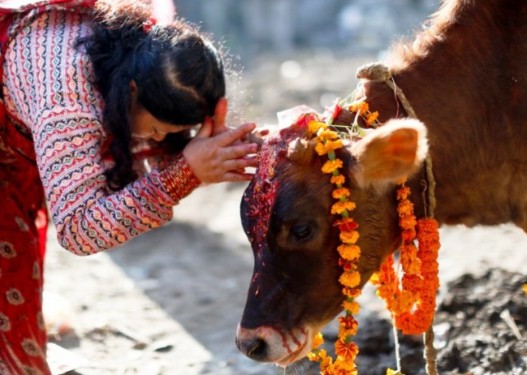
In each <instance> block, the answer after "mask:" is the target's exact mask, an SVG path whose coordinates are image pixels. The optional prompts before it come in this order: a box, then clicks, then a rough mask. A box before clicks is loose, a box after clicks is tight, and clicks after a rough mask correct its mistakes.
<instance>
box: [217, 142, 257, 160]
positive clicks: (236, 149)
mask: <svg viewBox="0 0 527 375" xmlns="http://www.w3.org/2000/svg"><path fill="white" fill-rule="evenodd" d="M257 151H258V145H257V144H255V143H239V144H236V145H233V146H228V147H224V148H223V152H222V154H223V155H222V157H223V159H224V160H228V159H238V158H242V157H244V156H246V155H249V154H255V153H256V152H257Z"/></svg>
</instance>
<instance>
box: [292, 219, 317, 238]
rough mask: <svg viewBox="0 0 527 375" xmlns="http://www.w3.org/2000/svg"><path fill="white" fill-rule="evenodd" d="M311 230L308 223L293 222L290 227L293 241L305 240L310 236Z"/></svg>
mask: <svg viewBox="0 0 527 375" xmlns="http://www.w3.org/2000/svg"><path fill="white" fill-rule="evenodd" d="M312 233H313V230H312V228H311V225H309V224H308V223H299V224H294V225H293V226H292V227H291V229H290V234H291V239H292V240H293V241H305V240H307V239H309V238H310V237H311V234H312Z"/></svg>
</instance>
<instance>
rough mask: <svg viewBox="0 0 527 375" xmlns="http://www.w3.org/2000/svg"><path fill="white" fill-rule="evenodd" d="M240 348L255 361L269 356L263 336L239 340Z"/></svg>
mask: <svg viewBox="0 0 527 375" xmlns="http://www.w3.org/2000/svg"><path fill="white" fill-rule="evenodd" d="M237 344H238V349H240V351H241V352H242V353H243V354H245V355H246V356H247V357H249V358H251V359H253V360H255V361H264V360H265V358H266V357H267V343H266V342H265V340H263V339H261V338H252V339H246V340H237Z"/></svg>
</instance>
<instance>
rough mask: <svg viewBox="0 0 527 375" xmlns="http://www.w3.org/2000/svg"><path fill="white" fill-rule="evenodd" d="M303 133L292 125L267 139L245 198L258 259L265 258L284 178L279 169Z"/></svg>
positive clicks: (247, 216) (249, 236) (249, 227)
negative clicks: (280, 186)
mask: <svg viewBox="0 0 527 375" xmlns="http://www.w3.org/2000/svg"><path fill="white" fill-rule="evenodd" d="M299 130H300V133H302V134H303V133H304V131H303V130H302V129H299V128H298V127H295V126H291V127H289V128H286V129H282V130H280V131H278V132H276V133H273V134H271V135H270V136H269V137H267V138H266V140H265V142H264V143H263V144H262V146H261V149H260V152H259V164H258V167H257V169H256V172H255V174H254V176H253V179H252V180H251V183H250V184H249V186H248V187H247V189H246V190H245V193H244V195H243V200H244V203H245V210H242V216H245V219H246V220H247V221H248V222H250V225H249V226H248V228H246V230H247V236H248V238H249V241H250V242H251V244H252V246H253V249H254V251H255V256H257V257H258V258H259V257H261V256H262V251H263V248H264V245H265V239H266V235H267V232H268V230H269V223H270V220H271V213H272V209H273V207H274V205H275V202H276V196H277V193H278V187H279V182H280V179H279V178H278V177H279V176H277V174H276V168H277V166H278V165H279V163H280V162H281V161H285V158H286V157H287V149H288V147H289V143H290V142H291V141H292V140H294V139H297V138H299Z"/></svg>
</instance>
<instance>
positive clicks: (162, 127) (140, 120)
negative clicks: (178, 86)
mask: <svg viewBox="0 0 527 375" xmlns="http://www.w3.org/2000/svg"><path fill="white" fill-rule="evenodd" d="M130 91H131V94H132V108H131V113H130V115H131V127H132V128H131V131H132V138H133V139H136V140H142V141H148V140H154V141H156V142H161V141H162V140H164V139H165V137H166V136H167V134H170V133H179V132H182V131H185V130H188V129H189V128H191V127H192V126H193V125H194V124H189V125H174V124H171V123H169V122H164V121H161V120H159V119H157V118H156V117H154V115H152V114H151V113H150V112H149V111H148V110H147V109H146V108H145V107H143V106H142V105H141V104H140V103H139V101H138V100H137V85H136V83H135V82H134V81H131V82H130Z"/></svg>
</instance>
